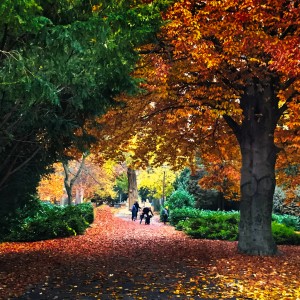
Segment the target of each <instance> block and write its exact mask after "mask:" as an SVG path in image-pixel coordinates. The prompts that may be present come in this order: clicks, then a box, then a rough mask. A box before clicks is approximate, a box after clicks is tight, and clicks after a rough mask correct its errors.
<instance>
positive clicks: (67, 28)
mask: <svg viewBox="0 0 300 300" xmlns="http://www.w3.org/2000/svg"><path fill="white" fill-rule="evenodd" d="M163 2H166V1H163ZM155 3H156V4H157V5H156V4H155V5H138V6H135V5H134V2H133V1H101V7H100V9H99V10H98V12H93V11H92V7H93V5H98V4H99V1H94V0H91V1H86V0H84V1H81V0H75V1H67V0H57V1H52V0H45V1H39V0H31V1H10V0H3V1H0V15H1V18H0V41H1V43H0V119H1V122H0V201H1V206H0V209H1V211H0V218H1V217H2V216H5V215H7V214H9V212H13V211H14V210H15V209H17V208H18V206H20V207H22V206H23V204H24V203H26V201H28V200H29V195H30V194H34V193H35V192H36V191H35V188H36V186H37V184H38V182H39V180H40V177H41V176H42V175H44V174H46V173H47V172H48V170H47V167H48V166H50V165H52V164H53V163H54V162H57V161H58V160H62V159H70V157H65V156H64V155H65V153H66V149H68V148H70V147H74V148H77V149H78V150H79V151H81V152H83V151H86V150H87V149H88V148H89V146H90V145H91V144H92V143H93V142H94V141H95V137H93V136H90V135H88V134H87V133H86V131H85V130H84V128H86V127H85V126H86V124H87V123H89V124H90V125H91V126H92V125H94V124H93V120H94V119H95V117H98V116H101V115H102V114H103V113H105V112H106V111H107V109H109V108H111V107H113V106H115V105H116V103H115V101H114V97H115V96H116V95H118V94H119V93H121V92H128V93H134V92H136V91H137V88H136V86H137V81H136V80H135V79H133V78H132V77H131V74H132V71H133V69H134V67H135V65H136V62H137V59H138V53H137V52H136V51H135V49H136V47H138V46H139V45H142V44H143V43H146V42H149V41H150V40H153V39H154V38H155V32H156V31H157V30H158V29H159V27H160V25H161V24H162V22H161V15H160V11H159V7H160V6H159V5H158V4H159V1H156V2H155ZM75 131H77V132H81V133H82V134H74V132H75ZM0 225H1V224H0Z"/></svg>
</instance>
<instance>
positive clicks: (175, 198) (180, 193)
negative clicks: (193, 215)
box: [165, 188, 195, 209]
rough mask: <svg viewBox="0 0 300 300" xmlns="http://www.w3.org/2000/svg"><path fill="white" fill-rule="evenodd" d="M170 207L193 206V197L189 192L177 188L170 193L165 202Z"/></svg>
mask: <svg viewBox="0 0 300 300" xmlns="http://www.w3.org/2000/svg"><path fill="white" fill-rule="evenodd" d="M165 205H166V206H169V208H170V209H175V208H183V207H194V205H195V201H194V197H193V196H192V195H191V194H189V192H188V191H186V190H184V189H183V188H179V189H178V190H176V191H175V192H173V193H172V194H171V196H170V197H169V198H168V201H167V202H166V203H165Z"/></svg>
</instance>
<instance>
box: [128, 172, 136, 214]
mask: <svg viewBox="0 0 300 300" xmlns="http://www.w3.org/2000/svg"><path fill="white" fill-rule="evenodd" d="M127 177H128V205H129V209H130V208H131V207H132V205H133V204H134V202H135V201H138V190H137V182H136V173H135V170H133V169H130V168H128V170H127Z"/></svg>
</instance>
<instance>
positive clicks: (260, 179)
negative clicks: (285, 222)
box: [238, 132, 276, 255]
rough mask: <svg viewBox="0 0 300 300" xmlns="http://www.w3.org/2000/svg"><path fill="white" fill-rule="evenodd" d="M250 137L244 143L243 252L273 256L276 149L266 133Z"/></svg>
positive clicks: (241, 222)
mask: <svg viewBox="0 0 300 300" xmlns="http://www.w3.org/2000/svg"><path fill="white" fill-rule="evenodd" d="M254 138H255V139H254V140H251V138H250V137H248V138H247V137H246V138H245V139H244V141H243V145H242V149H241V150H242V172H241V175H242V176H241V205H240V212H241V220H240V226H239V243H238V249H239V251H241V252H243V253H247V254H253V255H273V254H275V253H276V245H275V243H274V240H273V237H272V230H271V217H272V203H273V194H274V189H275V168H274V166H275V161H276V148H275V146H274V144H273V143H272V142H271V141H270V138H269V137H268V136H267V135H266V134H261V133H259V132H257V134H256V135H254Z"/></svg>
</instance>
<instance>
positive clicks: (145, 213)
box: [140, 206, 153, 225]
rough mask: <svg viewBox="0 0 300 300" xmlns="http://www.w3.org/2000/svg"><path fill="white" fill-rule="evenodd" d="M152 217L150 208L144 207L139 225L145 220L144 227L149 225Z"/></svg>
mask: <svg viewBox="0 0 300 300" xmlns="http://www.w3.org/2000/svg"><path fill="white" fill-rule="evenodd" d="M152 217H153V212H152V210H151V208H150V207H147V206H146V207H144V208H143V211H142V213H141V217H140V224H142V221H143V219H144V218H145V225H150V219H151V218H152Z"/></svg>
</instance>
